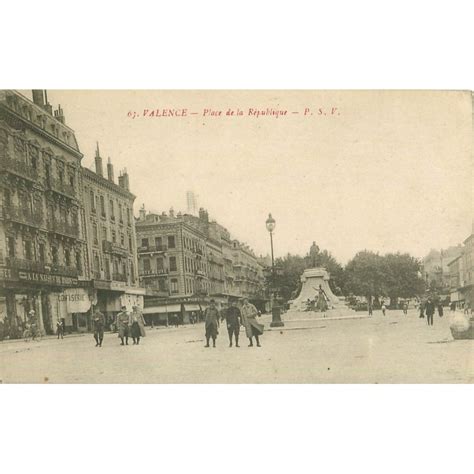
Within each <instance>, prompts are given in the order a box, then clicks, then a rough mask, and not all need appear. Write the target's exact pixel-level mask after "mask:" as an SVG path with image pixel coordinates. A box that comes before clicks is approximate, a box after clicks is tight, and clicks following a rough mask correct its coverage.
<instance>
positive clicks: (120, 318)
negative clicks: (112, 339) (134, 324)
mask: <svg viewBox="0 0 474 474" xmlns="http://www.w3.org/2000/svg"><path fill="white" fill-rule="evenodd" d="M128 323H129V315H128V312H127V307H126V306H122V311H120V313H119V314H117V321H116V325H117V330H118V337H119V338H120V340H121V341H122V343H121V344H120V345H121V346H123V340H124V338H125V344H126V345H127V346H128V336H129V335H130V327H129V324H128Z"/></svg>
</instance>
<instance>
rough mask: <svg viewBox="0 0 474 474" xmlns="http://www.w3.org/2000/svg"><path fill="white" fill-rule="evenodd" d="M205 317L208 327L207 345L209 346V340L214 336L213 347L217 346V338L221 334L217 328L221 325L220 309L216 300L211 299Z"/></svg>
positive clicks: (206, 326)
mask: <svg viewBox="0 0 474 474" xmlns="http://www.w3.org/2000/svg"><path fill="white" fill-rule="evenodd" d="M204 317H205V321H206V322H205V328H206V345H205V346H204V347H209V340H210V339H211V337H212V347H216V338H217V335H218V334H219V331H218V330H217V328H218V327H219V310H218V309H217V308H216V302H215V301H214V300H211V301H210V303H209V307H208V308H207V309H206V311H205V313H204Z"/></svg>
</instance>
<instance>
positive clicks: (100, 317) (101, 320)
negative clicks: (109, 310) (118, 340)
mask: <svg viewBox="0 0 474 474" xmlns="http://www.w3.org/2000/svg"><path fill="white" fill-rule="evenodd" d="M92 323H93V324H94V339H95V342H96V344H95V347H97V346H100V347H102V340H103V339H104V326H105V316H104V314H103V313H101V312H100V310H99V308H98V307H96V308H95V310H94V314H93V315H92Z"/></svg>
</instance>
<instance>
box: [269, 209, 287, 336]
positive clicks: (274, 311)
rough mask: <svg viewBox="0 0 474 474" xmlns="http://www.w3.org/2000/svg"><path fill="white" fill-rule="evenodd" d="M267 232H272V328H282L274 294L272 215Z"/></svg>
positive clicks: (273, 227)
mask: <svg viewBox="0 0 474 474" xmlns="http://www.w3.org/2000/svg"><path fill="white" fill-rule="evenodd" d="M266 225H267V230H268V232H270V245H271V249H272V278H271V288H270V292H271V293H270V301H271V303H270V304H271V307H272V322H271V323H270V327H281V326H284V324H283V321H282V320H281V313H280V305H279V304H278V300H277V299H276V298H275V292H274V282H275V260H274V257H273V231H274V230H275V225H276V222H275V219H273V217H272V215H271V214H268V219H267V221H266Z"/></svg>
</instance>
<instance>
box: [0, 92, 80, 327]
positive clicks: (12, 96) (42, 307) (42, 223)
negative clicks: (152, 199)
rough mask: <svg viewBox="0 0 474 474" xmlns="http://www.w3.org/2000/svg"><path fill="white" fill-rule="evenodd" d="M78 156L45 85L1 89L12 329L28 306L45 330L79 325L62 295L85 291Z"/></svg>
mask: <svg viewBox="0 0 474 474" xmlns="http://www.w3.org/2000/svg"><path fill="white" fill-rule="evenodd" d="M82 156H83V155H82V153H81V151H80V150H79V146H78V144H77V141H76V138H75V135H74V131H73V130H72V129H71V128H69V127H68V126H67V125H66V124H65V117H64V114H63V110H62V109H61V106H59V108H58V109H57V110H55V111H54V113H53V110H52V106H51V105H50V104H49V102H48V99H47V95H46V91H33V100H30V99H28V98H27V97H25V96H23V95H22V94H20V93H19V92H16V91H9V90H8V91H0V203H1V207H0V318H1V319H3V320H4V321H6V324H7V325H8V326H9V328H11V333H12V335H15V334H16V335H18V333H21V331H22V330H23V328H24V324H25V322H26V316H27V313H28V311H30V310H31V309H34V310H35V311H36V314H37V317H38V321H39V324H40V327H41V329H42V330H43V331H45V332H46V333H52V332H53V331H54V330H55V327H56V322H57V320H58V319H63V321H64V322H65V324H66V325H67V326H70V327H74V326H76V327H77V314H78V311H75V310H80V309H81V308H79V307H78V306H75V305H74V304H72V303H68V301H69V300H73V299H76V298H71V295H72V294H74V295H76V297H77V298H79V299H84V300H87V299H88V296H89V294H88V292H87V289H86V288H85V286H87V285H85V282H86V281H87V279H88V277H89V275H88V266H87V250H86V249H87V247H86V239H85V233H84V209H83V206H82V201H81V191H80V190H81V173H80V169H81V159H82ZM86 305H87V301H86ZM83 306H84V305H83Z"/></svg>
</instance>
